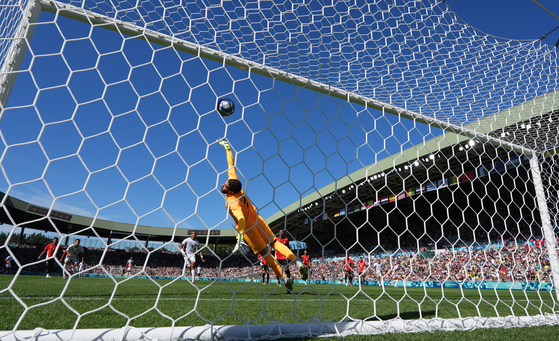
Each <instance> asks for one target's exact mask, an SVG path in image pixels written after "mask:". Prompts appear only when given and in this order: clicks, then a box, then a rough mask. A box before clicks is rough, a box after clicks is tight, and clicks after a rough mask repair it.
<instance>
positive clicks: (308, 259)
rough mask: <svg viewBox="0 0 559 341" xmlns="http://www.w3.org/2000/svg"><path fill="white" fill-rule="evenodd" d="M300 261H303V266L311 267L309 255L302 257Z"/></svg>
mask: <svg viewBox="0 0 559 341" xmlns="http://www.w3.org/2000/svg"><path fill="white" fill-rule="evenodd" d="M301 259H303V263H305V265H306V266H307V267H310V266H311V256H310V255H302V256H301Z"/></svg>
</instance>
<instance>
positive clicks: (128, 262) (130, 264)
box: [126, 259, 134, 270]
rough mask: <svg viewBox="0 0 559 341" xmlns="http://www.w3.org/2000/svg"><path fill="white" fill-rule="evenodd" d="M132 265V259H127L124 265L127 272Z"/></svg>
mask: <svg viewBox="0 0 559 341" xmlns="http://www.w3.org/2000/svg"><path fill="white" fill-rule="evenodd" d="M133 264H134V261H133V260H132V259H129V260H128V261H127V262H126V265H127V266H128V270H130V268H131V267H132V265H133Z"/></svg>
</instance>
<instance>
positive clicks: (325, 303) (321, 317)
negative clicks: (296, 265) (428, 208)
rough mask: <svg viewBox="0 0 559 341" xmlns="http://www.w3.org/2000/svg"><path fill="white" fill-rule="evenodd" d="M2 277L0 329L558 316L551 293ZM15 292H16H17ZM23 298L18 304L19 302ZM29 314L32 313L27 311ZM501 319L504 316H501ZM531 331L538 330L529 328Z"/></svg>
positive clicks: (56, 277) (0, 279) (131, 279)
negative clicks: (288, 289) (289, 288)
mask: <svg viewBox="0 0 559 341" xmlns="http://www.w3.org/2000/svg"><path fill="white" fill-rule="evenodd" d="M13 279H14V276H12V275H0V290H2V291H3V292H2V293H1V294H0V311H2V312H3V317H2V319H0V330H13V329H14V326H15V325H16V324H17V323H18V321H19V320H20V318H21V316H22V315H23V318H21V321H20V323H19V326H18V327H17V329H18V330H32V329H35V328H38V327H40V328H44V329H49V330H55V329H72V328H74V327H77V328H78V329H91V328H121V327H123V326H125V325H126V324H127V323H128V320H129V319H130V321H129V325H130V326H134V327H171V326H172V325H173V320H174V321H175V326H200V325H206V324H211V323H212V322H213V324H214V325H245V324H249V323H250V324H267V323H275V322H280V323H306V322H311V323H313V322H323V321H324V322H341V321H353V320H366V321H379V320H389V319H393V318H401V319H408V320H416V319H420V318H423V319H432V318H464V317H475V316H481V317H495V316H508V315H512V314H514V315H516V316H527V315H535V314H542V313H543V314H545V313H553V311H554V310H555V309H557V308H556V307H555V306H554V300H553V298H552V296H551V295H552V294H553V293H550V292H545V291H540V292H535V291H534V292H528V291H526V292H523V291H507V290H500V291H497V290H475V289H468V290H460V289H425V288H400V287H398V288H394V287H384V288H383V287H373V286H363V287H362V288H361V290H360V289H359V287H358V286H353V287H351V286H350V287H347V286H343V285H314V284H313V285H310V286H307V285H304V284H298V283H296V284H295V285H294V294H288V293H287V292H286V289H285V288H284V287H280V286H277V285H276V284H275V283H274V284H269V285H263V284H262V283H259V282H222V281H207V280H202V281H196V283H195V284H194V285H193V284H191V283H190V282H189V281H186V280H173V281H172V280H151V279H139V278H126V279H124V278H119V279H116V278H115V279H113V278H93V277H92V278H89V277H82V278H80V279H79V280H75V279H71V280H64V279H63V278H62V277H60V276H55V277H53V278H51V279H47V278H44V277H42V276H26V275H20V276H18V277H17V279H16V280H15V282H13V283H12V281H13ZM10 285H11V286H10ZM16 296H17V298H18V299H16V298H15V297H16ZM26 309H27V311H26ZM497 314H498V315H497ZM529 329H530V330H531V328H529Z"/></svg>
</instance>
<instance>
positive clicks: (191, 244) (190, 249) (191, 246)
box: [182, 238, 200, 256]
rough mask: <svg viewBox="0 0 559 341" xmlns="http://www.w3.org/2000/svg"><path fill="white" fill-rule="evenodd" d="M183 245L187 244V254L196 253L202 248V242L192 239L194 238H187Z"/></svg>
mask: <svg viewBox="0 0 559 341" xmlns="http://www.w3.org/2000/svg"><path fill="white" fill-rule="evenodd" d="M182 245H183V247H184V246H185V245H186V246H185V251H184V252H185V253H186V255H187V256H189V255H193V254H195V253H196V252H197V251H198V249H199V248H200V242H199V241H197V240H192V238H186V239H185V240H183V242H182Z"/></svg>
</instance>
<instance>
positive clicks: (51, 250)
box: [37, 238, 58, 278]
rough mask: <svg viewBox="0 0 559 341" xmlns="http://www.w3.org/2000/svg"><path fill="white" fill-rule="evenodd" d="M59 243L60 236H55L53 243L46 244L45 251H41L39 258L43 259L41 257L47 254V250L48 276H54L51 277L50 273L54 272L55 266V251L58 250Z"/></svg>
mask: <svg viewBox="0 0 559 341" xmlns="http://www.w3.org/2000/svg"><path fill="white" fill-rule="evenodd" d="M57 245H58V238H53V239H52V243H50V244H48V245H47V246H45V248H44V250H43V252H41V254H40V255H39V257H38V258H37V259H41V257H43V255H44V254H45V252H46V253H47V262H46V266H47V278H52V277H50V274H51V272H52V268H53V267H54V262H55V260H54V258H55V255H54V251H56V246H57Z"/></svg>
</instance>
